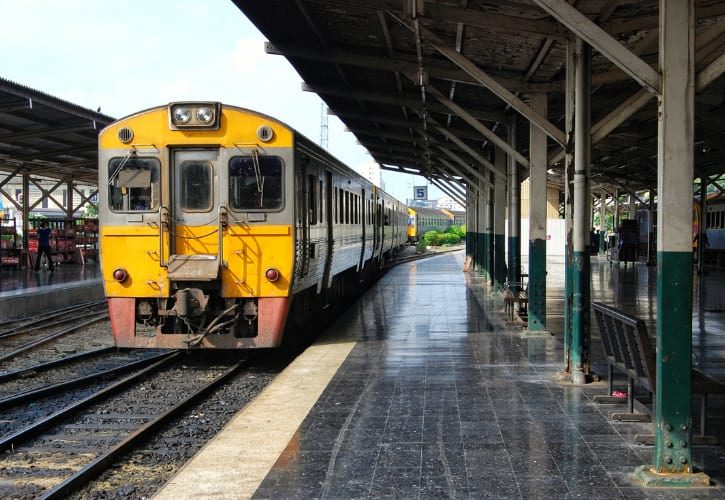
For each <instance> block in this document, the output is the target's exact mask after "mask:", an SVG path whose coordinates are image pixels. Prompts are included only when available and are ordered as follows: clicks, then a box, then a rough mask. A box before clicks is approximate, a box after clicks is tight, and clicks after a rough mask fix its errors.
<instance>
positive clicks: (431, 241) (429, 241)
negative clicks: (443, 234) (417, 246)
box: [421, 230, 440, 246]
mask: <svg viewBox="0 0 725 500" xmlns="http://www.w3.org/2000/svg"><path fill="white" fill-rule="evenodd" d="M439 234H440V233H439V232H438V231H435V230H434V231H426V232H425V233H424V234H423V237H422V238H421V240H423V241H425V244H426V245H427V246H435V240H436V238H437V237H438V235H439Z"/></svg>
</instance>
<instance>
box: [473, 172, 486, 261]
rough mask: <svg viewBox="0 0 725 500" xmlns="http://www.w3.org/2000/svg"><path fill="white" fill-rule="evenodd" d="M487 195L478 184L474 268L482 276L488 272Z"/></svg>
mask: <svg viewBox="0 0 725 500" xmlns="http://www.w3.org/2000/svg"><path fill="white" fill-rule="evenodd" d="M480 168H481V173H485V169H484V168H483V167H480ZM488 194H489V189H488V187H487V186H486V184H484V183H483V182H479V184H478V196H477V197H476V214H477V217H476V219H477V227H476V257H475V261H476V267H477V269H478V271H479V272H483V273H484V274H485V273H487V272H488V269H487V268H486V255H487V251H488V239H487V237H486V231H487V225H488Z"/></svg>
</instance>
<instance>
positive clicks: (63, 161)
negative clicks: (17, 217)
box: [0, 78, 114, 184]
mask: <svg viewBox="0 0 725 500" xmlns="http://www.w3.org/2000/svg"><path fill="white" fill-rule="evenodd" d="M113 120H114V119H113V118H111V117H110V116H106V115H103V114H101V113H99V112H95V111H91V110H88V109H85V108H82V107H80V106H78V105H75V104H73V103H70V102H67V101H63V100H62V99H58V98H57V97H53V96H51V95H48V94H46V93H43V92H41V91H39V90H34V89H31V88H29V87H25V86H23V85H20V84H18V83H15V82H12V81H9V80H5V79H2V78H0V170H1V171H4V172H10V173H13V172H14V173H30V174H31V175H36V176H44V177H50V178H54V179H66V180H69V179H72V180H74V181H78V182H86V183H89V184H97V183H98V173H97V169H98V167H97V158H98V132H99V131H100V130H101V129H102V128H103V127H105V126H106V125H107V124H109V123H111V122H112V121H113Z"/></svg>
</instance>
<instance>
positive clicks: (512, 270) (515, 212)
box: [506, 115, 521, 283]
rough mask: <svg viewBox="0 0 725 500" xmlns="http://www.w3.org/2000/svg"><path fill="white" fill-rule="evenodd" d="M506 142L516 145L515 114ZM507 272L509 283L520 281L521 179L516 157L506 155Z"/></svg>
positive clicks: (510, 123)
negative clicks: (507, 192) (507, 209)
mask: <svg viewBox="0 0 725 500" xmlns="http://www.w3.org/2000/svg"><path fill="white" fill-rule="evenodd" d="M508 143H509V144H510V145H511V146H513V147H514V148H515V147H516V116H515V115H513V116H512V117H511V119H510V122H509V127H508ZM507 170H508V181H509V182H508V186H509V197H508V208H509V221H508V224H509V235H508V273H507V277H506V279H507V280H508V281H509V282H510V283H520V282H521V180H520V177H519V165H518V164H517V163H516V159H515V158H514V157H513V156H512V155H509V156H508V168H507Z"/></svg>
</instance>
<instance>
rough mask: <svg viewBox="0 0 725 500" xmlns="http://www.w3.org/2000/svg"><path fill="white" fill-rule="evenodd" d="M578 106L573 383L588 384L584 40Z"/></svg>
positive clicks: (587, 53)
mask: <svg viewBox="0 0 725 500" xmlns="http://www.w3.org/2000/svg"><path fill="white" fill-rule="evenodd" d="M574 58H575V65H576V69H575V72H576V74H575V80H576V81H575V86H576V90H575V92H576V95H575V100H576V103H575V107H574V231H573V235H572V240H573V244H574V245H573V246H574V265H573V267H572V288H573V291H574V293H573V297H572V318H571V321H572V336H571V346H570V353H569V371H570V373H571V381H572V382H573V383H575V384H584V383H586V380H587V375H588V374H589V363H590V344H591V330H590V321H591V317H590V305H591V304H590V303H591V296H590V291H589V287H590V281H591V264H590V261H589V253H588V252H587V246H588V242H589V235H590V233H591V226H590V220H591V209H590V207H591V197H590V195H589V189H590V187H589V183H590V171H589V164H590V163H591V99H590V96H591V62H592V49H591V47H589V45H587V44H585V43H584V42H583V40H581V39H577V40H576V48H575V55H574Z"/></svg>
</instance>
